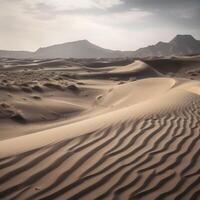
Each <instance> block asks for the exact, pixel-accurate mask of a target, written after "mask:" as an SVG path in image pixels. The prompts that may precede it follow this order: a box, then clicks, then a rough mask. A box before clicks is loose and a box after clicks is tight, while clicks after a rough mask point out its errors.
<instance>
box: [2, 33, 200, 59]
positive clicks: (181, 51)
mask: <svg viewBox="0 0 200 200" xmlns="http://www.w3.org/2000/svg"><path fill="white" fill-rule="evenodd" d="M191 54H200V41H199V40H196V39H194V38H193V37H192V36H191V35H177V36H176V37H175V38H174V39H173V40H171V41H170V42H169V43H165V42H158V43H157V44H156V45H152V46H148V47H145V48H141V49H138V50H136V51H117V50H110V49H104V48H102V47H99V46H97V45H95V44H93V43H91V42H89V41H87V40H79V41H74V42H68V43H64V44H57V45H53V46H48V47H44V48H39V49H38V50H37V51H36V52H26V51H4V50H0V57H8V58H118V57H141V58H142V57H155V56H178V55H191Z"/></svg>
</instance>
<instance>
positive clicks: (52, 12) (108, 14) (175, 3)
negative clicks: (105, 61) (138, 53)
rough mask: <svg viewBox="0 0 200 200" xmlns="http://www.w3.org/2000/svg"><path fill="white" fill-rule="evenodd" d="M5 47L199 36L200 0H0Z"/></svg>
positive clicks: (130, 45)
mask: <svg viewBox="0 0 200 200" xmlns="http://www.w3.org/2000/svg"><path fill="white" fill-rule="evenodd" d="M0 4H1V12H0V24H1V28H0V35H1V38H0V49H7V50H30V51H34V50H36V49H38V48H39V47H43V46H49V45H52V44H57V43H64V42H70V41H75V40H82V39H87V40H89V41H91V42H93V43H95V44H96V45H99V46H101V47H104V48H109V49H119V50H136V49H138V48H140V47H144V46H147V45H150V44H154V43H157V42H158V41H169V40H171V39H172V38H173V37H174V36H175V35H176V34H191V35H193V36H194V37H196V38H197V39H200V24H199V21H200V12H199V10H200V1H199V0H190V1H188V0H168V1H166V0H81V1H74V0H32V1H30V0H9V1H8V0H0Z"/></svg>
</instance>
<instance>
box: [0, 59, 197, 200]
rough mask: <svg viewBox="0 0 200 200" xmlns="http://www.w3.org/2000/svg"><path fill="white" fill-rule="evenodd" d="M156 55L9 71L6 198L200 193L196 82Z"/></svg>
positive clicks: (1, 166)
mask: <svg viewBox="0 0 200 200" xmlns="http://www.w3.org/2000/svg"><path fill="white" fill-rule="evenodd" d="M51 62H52V61H51ZM148 62H149V61H148ZM163 62H164V61H163ZM152 63H153V61H152ZM152 63H151V65H149V64H147V62H142V61H135V62H133V63H130V64H127V63H126V64H125V65H123V66H108V67H100V68H98V69H92V67H91V66H90V67H88V66H82V65H81V64H80V65H79V66H76V67H74V69H75V70H76V73H75V75H74V74H72V72H71V71H73V70H72V69H71V71H70V69H69V70H68V68H70V67H67V66H65V68H66V69H65V70H61V71H59V72H58V71H54V70H53V71H52V70H50V71H49V70H46V71H45V70H44V69H42V70H41V69H38V70H36V71H32V70H31V71H28V72H27V71H24V69H23V70H22V71H20V72H19V69H18V71H13V70H11V71H10V72H7V71H5V70H4V71H3V72H2V74H1V76H2V77H4V78H1V82H2V85H1V88H0V92H1V94H3V95H2V96H1V97H0V98H1V99H0V100H1V110H0V111H1V112H0V126H1V127H2V130H3V131H2V134H1V141H0V185H1V187H0V199H3V200H8V199H9V200H11V199H13V200H15V199H16V200H39V199H40V200H54V199H58V200H62V199H67V200H68V199H70V200H79V199H81V200H82V199H83V200H93V199H98V200H102V199H105V200H109V199H114V200H121V199H122V200H125V199H132V200H135V199H136V200H138V199H139V200H162V199H163V200H165V199H166V200H190V199H196V200H198V199H200V156H199V155H200V82H199V81H198V80H190V79H188V78H185V77H184V78H174V77H167V76H166V75H165V74H164V73H162V72H161V71H159V68H158V67H153V64H152ZM27 73H31V74H28V75H27ZM73 73H74V71H73ZM8 74H9V76H8ZM21 74H23V76H21ZM47 74H48V75H49V74H51V76H50V77H49V79H48V80H47V77H46V76H47ZM103 74H104V75H105V76H103ZM34 75H35V78H33V76H34ZM12 76H13V77H14V76H15V77H18V80H16V78H15V82H12V81H14V80H13V79H14V78H12ZM9 77H10V80H9ZM19 77H21V78H19ZM22 77H24V79H22ZM5 80H6V81H5ZM36 86H37V88H38V87H39V88H40V89H39V90H34V87H36ZM23 87H25V88H26V89H23ZM28 90H30V91H29V92H28ZM34 96H35V97H34ZM23 98H26V100H23ZM52 112H54V114H52ZM41 116H43V118H41ZM9 126H10V128H9Z"/></svg>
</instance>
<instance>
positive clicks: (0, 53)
mask: <svg viewBox="0 0 200 200" xmlns="http://www.w3.org/2000/svg"><path fill="white" fill-rule="evenodd" d="M32 56H33V52H28V51H6V50H0V57H5V58H18V59H20V58H29V57H32Z"/></svg>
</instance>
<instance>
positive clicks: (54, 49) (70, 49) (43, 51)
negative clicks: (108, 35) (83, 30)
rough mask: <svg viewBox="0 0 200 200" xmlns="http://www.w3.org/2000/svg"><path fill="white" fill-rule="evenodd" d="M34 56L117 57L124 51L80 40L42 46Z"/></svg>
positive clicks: (121, 55)
mask: <svg viewBox="0 0 200 200" xmlns="http://www.w3.org/2000/svg"><path fill="white" fill-rule="evenodd" d="M34 57H41V58H49V57H50V58H70V57H71V58H98V57H100V58H115V57H123V52H121V51H113V50H109V49H104V48H101V47H99V46H97V45H95V44H92V43H91V42H89V41H88V40H79V41H75V42H68V43H64V44H58V45H53V46H49V47H45V48H40V49H38V50H37V51H36V52H35V53H34Z"/></svg>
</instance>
